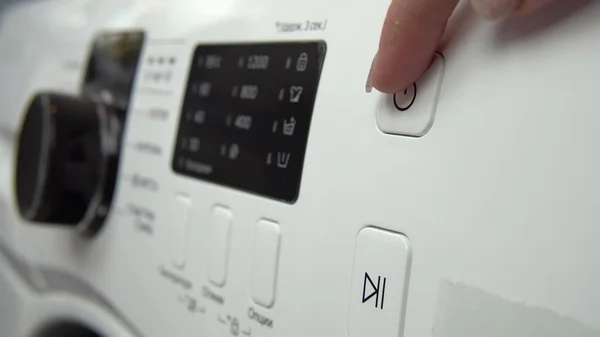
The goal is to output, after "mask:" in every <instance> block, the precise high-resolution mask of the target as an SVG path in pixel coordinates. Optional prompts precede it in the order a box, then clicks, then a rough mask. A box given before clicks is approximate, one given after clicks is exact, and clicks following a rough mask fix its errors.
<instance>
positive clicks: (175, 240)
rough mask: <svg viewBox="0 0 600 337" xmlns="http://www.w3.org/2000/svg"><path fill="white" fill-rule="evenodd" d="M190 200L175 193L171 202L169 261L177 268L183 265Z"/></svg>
mask: <svg viewBox="0 0 600 337" xmlns="http://www.w3.org/2000/svg"><path fill="white" fill-rule="evenodd" d="M191 205H192V202H191V200H190V198H189V197H188V196H186V195H181V194H179V195H177V196H176V197H175V201H174V202H173V208H172V212H171V215H170V217H169V218H170V219H171V227H172V228H171V233H172V237H171V245H170V246H171V247H170V248H171V249H170V251H171V262H172V263H173V265H174V266H175V267H177V268H183V267H185V262H186V261H185V256H186V248H187V231H188V215H189V212H190V208H191Z"/></svg>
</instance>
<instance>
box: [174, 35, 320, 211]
mask: <svg viewBox="0 0 600 337" xmlns="http://www.w3.org/2000/svg"><path fill="white" fill-rule="evenodd" d="M325 48H326V47H325V43H324V42H321V41H318V42H286V43H263V44H239V45H201V46H198V47H197V48H196V50H195V52H194V56H193V59H192V65H191V69H190V75H189V79H188V83H187V88H186V90H187V91H186V94H185V100H184V102H183V108H182V111H181V116H180V122H179V130H178V135H177V139H176V144H175V151H174V156H173V161H172V167H173V170H174V171H175V172H176V173H179V174H183V175H186V176H190V177H194V178H198V179H202V180H206V181H211V182H214V183H218V184H221V185H225V186H229V187H233V188H237V189H240V190H244V191H248V192H252V193H255V194H259V195H263V196H267V197H271V198H274V199H278V200H282V201H286V202H294V201H295V200H296V198H297V195H298V191H299V188H300V179H301V173H302V167H303V162H304V154H305V150H306V144H307V141H308V133H309V129H310V123H311V118H312V111H313V106H314V103H315V99H316V95H317V89H318V84H319V78H320V74H321V69H322V66H323V62H324V57H325Z"/></svg>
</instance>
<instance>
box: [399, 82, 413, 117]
mask: <svg viewBox="0 0 600 337" xmlns="http://www.w3.org/2000/svg"><path fill="white" fill-rule="evenodd" d="M416 98H417V84H416V83H413V85H412V86H410V87H408V88H407V89H405V90H404V92H400V93H396V94H394V106H395V107H396V109H398V110H400V111H406V110H408V109H410V107H411V106H412V105H413V104H414V103H415V99H416Z"/></svg>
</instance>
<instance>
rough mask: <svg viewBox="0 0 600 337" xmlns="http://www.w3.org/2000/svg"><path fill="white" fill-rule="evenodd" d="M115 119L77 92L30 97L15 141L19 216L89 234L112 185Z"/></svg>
mask: <svg viewBox="0 0 600 337" xmlns="http://www.w3.org/2000/svg"><path fill="white" fill-rule="evenodd" d="M121 129H122V127H121V122H120V120H119V119H118V118H117V116H116V114H115V113H113V112H112V111H111V110H110V109H109V108H107V107H105V106H103V105H101V104H97V103H94V102H92V101H89V100H85V99H82V98H79V97H74V96H68V95H63V94H57V93H39V94H37V95H36V96H34V97H33V99H32V100H31V102H30V104H29V107H28V108H27V110H26V115H25V118H24V121H23V124H22V128H21V133H20V135H19V140H18V149H17V166H16V179H15V184H16V185H15V193H16V200H17V202H18V208H19V212H20V214H21V216H22V217H23V218H25V219H26V220H29V221H31V222H35V223H43V224H54V225H63V226H72V227H75V228H77V229H78V230H81V231H82V232H84V233H94V232H96V231H97V230H98V229H99V228H100V227H101V225H102V223H103V221H104V219H105V217H106V215H107V214H108V210H109V208H110V203H111V199H112V194H113V190H114V185H115V178H116V171H117V163H118V155H119V147H120V142H121V134H122V131H121Z"/></svg>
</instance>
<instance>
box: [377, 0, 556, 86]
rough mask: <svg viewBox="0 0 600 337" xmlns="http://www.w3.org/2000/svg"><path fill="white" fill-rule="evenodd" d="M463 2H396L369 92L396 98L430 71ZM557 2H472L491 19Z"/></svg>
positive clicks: (390, 10)
mask: <svg viewBox="0 0 600 337" xmlns="http://www.w3.org/2000/svg"><path fill="white" fill-rule="evenodd" d="M458 1H459V0H392V3H391V5H390V7H389V9H388V13H387V16H386V18H385V22H384V24H383V30H382V33H381V38H380V41H379V51H378V52H377V54H376V55H375V58H374V60H373V65H372V66H371V70H370V72H369V76H368V79H367V84H366V90H367V92H371V89H372V88H373V87H375V88H376V89H377V90H379V91H381V92H384V93H389V94H393V93H396V92H399V91H401V90H404V89H405V88H406V87H408V86H409V85H411V84H412V83H413V82H415V81H416V80H417V79H418V78H419V77H420V76H421V75H422V74H423V72H425V70H427V67H428V66H429V62H430V61H431V58H432V57H433V54H434V53H435V50H436V48H437V46H438V44H439V42H440V39H441V38H442V35H443V33H444V30H445V29H446V24H447V22H448V19H449V18H450V15H451V14H452V12H453V10H454V8H455V7H456V5H457V4H458ZM552 1H553V0H471V4H472V6H473V8H475V10H476V11H477V12H478V13H480V14H481V15H483V16H485V17H487V18H494V19H496V18H505V17H509V16H514V15H522V14H527V13H530V12H533V11H535V10H537V9H539V8H541V7H543V6H545V5H547V4H548V3H550V2H552Z"/></svg>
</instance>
